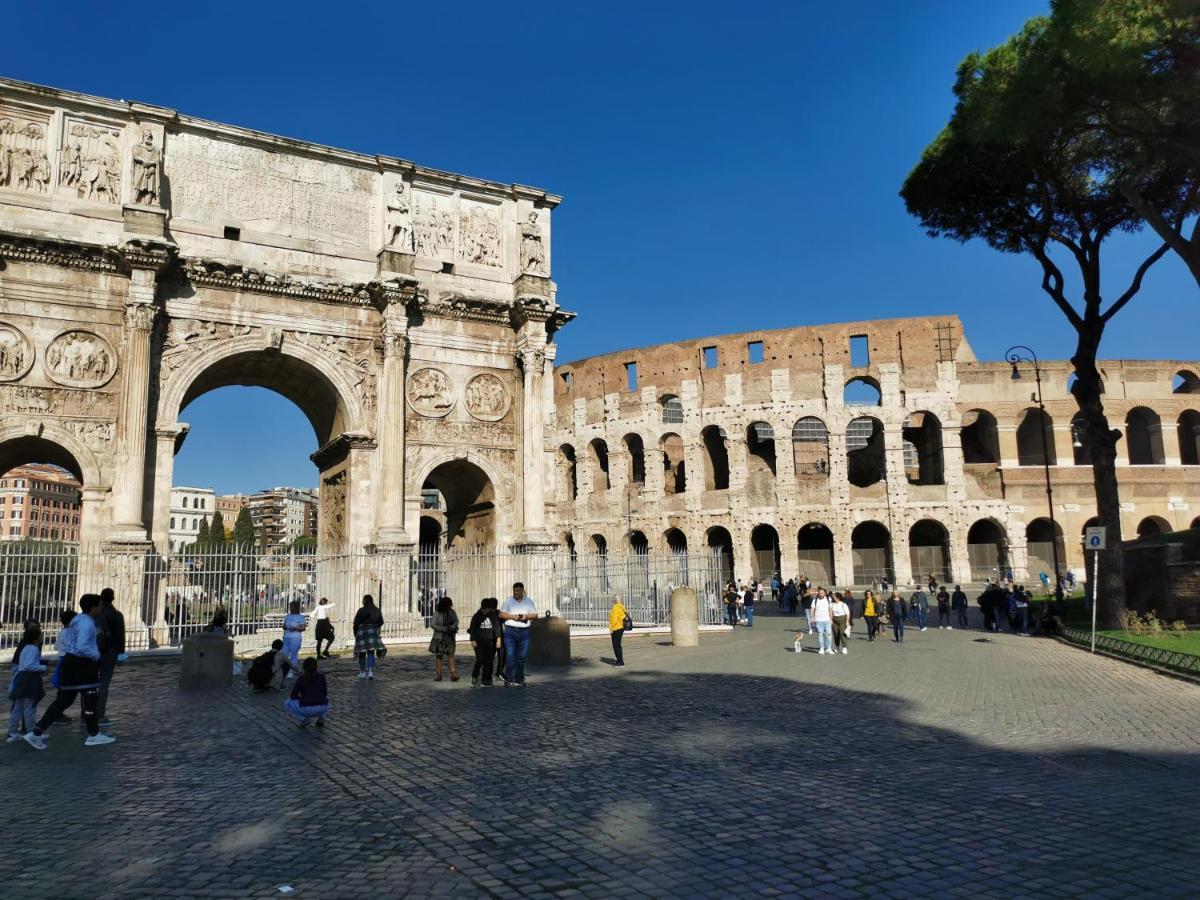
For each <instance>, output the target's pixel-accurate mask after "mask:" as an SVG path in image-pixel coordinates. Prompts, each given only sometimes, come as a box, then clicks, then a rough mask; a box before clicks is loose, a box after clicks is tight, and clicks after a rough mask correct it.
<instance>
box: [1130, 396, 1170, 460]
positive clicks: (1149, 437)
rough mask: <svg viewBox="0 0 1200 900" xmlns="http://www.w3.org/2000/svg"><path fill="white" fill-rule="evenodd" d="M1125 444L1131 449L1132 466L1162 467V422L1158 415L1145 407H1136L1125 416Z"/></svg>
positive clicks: (1163, 458)
mask: <svg viewBox="0 0 1200 900" xmlns="http://www.w3.org/2000/svg"><path fill="white" fill-rule="evenodd" d="M1125 444H1126V446H1127V447H1128V448H1129V464H1130V465H1131V466H1161V465H1163V464H1165V462H1166V459H1165V457H1164V455H1163V440H1162V421H1161V420H1160V419H1159V417H1158V413H1156V412H1155V411H1154V410H1152V409H1149V408H1147V407H1145V406H1135V407H1134V408H1133V409H1131V410H1130V411H1129V414H1128V415H1127V416H1125Z"/></svg>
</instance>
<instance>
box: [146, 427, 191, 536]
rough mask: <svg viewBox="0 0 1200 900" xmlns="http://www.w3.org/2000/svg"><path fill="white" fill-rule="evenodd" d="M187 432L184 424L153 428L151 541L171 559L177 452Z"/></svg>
mask: <svg viewBox="0 0 1200 900" xmlns="http://www.w3.org/2000/svg"><path fill="white" fill-rule="evenodd" d="M187 431H188V426H187V425H186V424H185V423H183V422H179V423H176V424H175V425H163V426H160V427H158V428H155V429H154V497H153V500H152V503H153V509H154V513H153V515H152V517H151V520H150V529H151V532H150V540H151V541H153V542H154V545H155V546H156V547H157V548H158V552H159V553H162V554H165V555H168V556H169V555H170V550H171V538H170V531H171V484H172V481H173V478H172V475H173V473H174V470H175V453H176V449H177V448H178V447H179V445H180V444H181V443H182V441H183V438H184V437H185V436H186V435H187Z"/></svg>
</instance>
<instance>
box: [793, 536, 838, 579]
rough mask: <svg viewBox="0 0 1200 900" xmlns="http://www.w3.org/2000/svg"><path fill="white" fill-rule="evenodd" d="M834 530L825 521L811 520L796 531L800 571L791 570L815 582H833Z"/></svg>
mask: <svg viewBox="0 0 1200 900" xmlns="http://www.w3.org/2000/svg"><path fill="white" fill-rule="evenodd" d="M833 553H834V547H833V532H832V531H831V530H830V529H829V526H828V525H826V524H824V523H823V522H809V523H808V524H807V525H805V526H804V527H803V528H801V529H800V530H799V531H798V532H797V533H796V556H797V557H798V559H799V561H800V571H799V572H797V573H791V572H789V573H788V575H789V576H790V575H792V574H798V575H802V576H804V577H806V578H808V580H809V581H811V582H812V583H813V584H833V580H834V572H836V571H837V570H836V569H835V568H834V556H833Z"/></svg>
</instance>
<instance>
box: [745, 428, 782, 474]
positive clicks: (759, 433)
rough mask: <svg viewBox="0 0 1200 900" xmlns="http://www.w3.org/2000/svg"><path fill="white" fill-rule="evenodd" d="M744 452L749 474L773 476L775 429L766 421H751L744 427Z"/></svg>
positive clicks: (774, 468) (774, 470)
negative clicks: (746, 457) (746, 456)
mask: <svg viewBox="0 0 1200 900" xmlns="http://www.w3.org/2000/svg"><path fill="white" fill-rule="evenodd" d="M746 453H747V455H748V459H747V463H748V465H749V475H750V478H751V479H753V478H755V477H759V476H769V477H770V478H774V477H775V472H776V467H775V429H774V428H772V427H771V426H770V425H768V424H767V423H766V422H751V423H750V424H749V425H748V426H747V427H746Z"/></svg>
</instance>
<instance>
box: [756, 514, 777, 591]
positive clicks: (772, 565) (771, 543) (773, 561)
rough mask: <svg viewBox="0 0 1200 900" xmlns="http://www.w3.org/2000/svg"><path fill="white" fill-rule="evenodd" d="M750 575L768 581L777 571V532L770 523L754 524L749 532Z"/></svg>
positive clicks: (757, 579) (758, 579)
mask: <svg viewBox="0 0 1200 900" xmlns="http://www.w3.org/2000/svg"><path fill="white" fill-rule="evenodd" d="M750 550H751V554H750V569H751V572H750V577H751V578H753V579H754V580H755V581H763V582H769V581H770V580H771V576H772V575H774V574H775V573H776V572H778V571H779V564H780V555H779V532H778V531H776V530H775V528H774V527H773V526H771V525H765V524H764V525H756V526H755V527H754V530H753V531H751V532H750Z"/></svg>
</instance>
